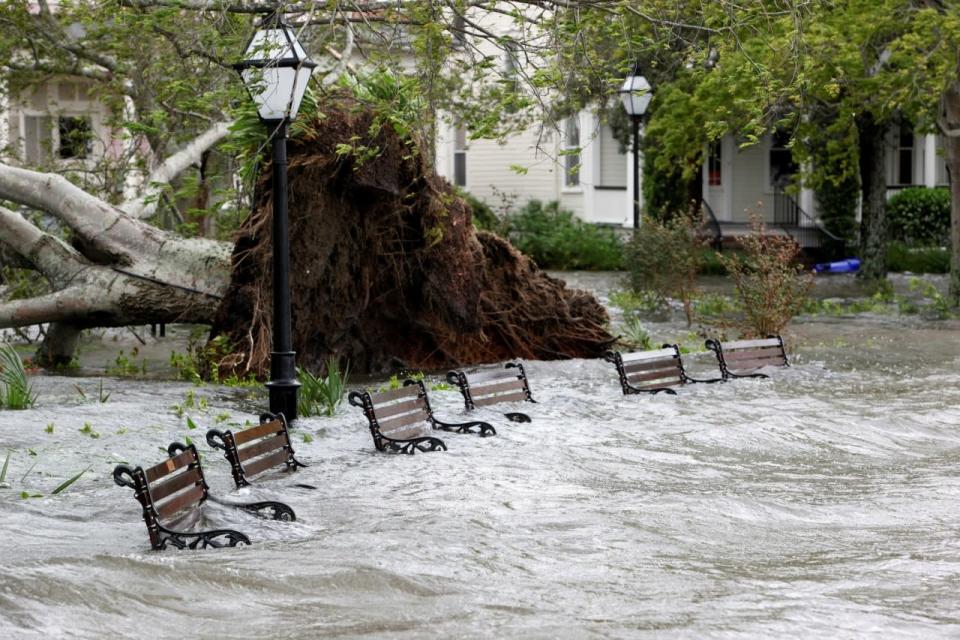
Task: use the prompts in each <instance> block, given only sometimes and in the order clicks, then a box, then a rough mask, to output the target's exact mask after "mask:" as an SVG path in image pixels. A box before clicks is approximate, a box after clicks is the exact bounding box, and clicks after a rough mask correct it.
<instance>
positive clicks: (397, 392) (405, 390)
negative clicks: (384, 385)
mask: <svg viewBox="0 0 960 640" xmlns="http://www.w3.org/2000/svg"><path fill="white" fill-rule="evenodd" d="M418 393H420V385H416V384H411V385H410V386H407V387H400V388H398V389H388V390H387V391H376V392H371V393H370V400H372V401H373V406H377V405H378V404H383V403H384V402H390V401H391V400H399V399H400V398H409V397H410V396H415V395H417V394H418Z"/></svg>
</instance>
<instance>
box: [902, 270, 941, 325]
mask: <svg viewBox="0 0 960 640" xmlns="http://www.w3.org/2000/svg"><path fill="white" fill-rule="evenodd" d="M910 290H911V291H919V292H920V293H921V294H922V295H923V297H924V298H926V299H927V300H929V301H930V302H929V303H928V304H925V305H923V307H922V308H921V312H922V313H923V314H924V315H926V316H929V317H932V318H936V319H937V320H945V319H947V318H949V317H950V302H949V301H948V300H947V299H946V298H944V297H943V295H941V293H940V291H939V290H938V289H937V287H936V286H935V285H934V284H932V283H930V282H926V281H924V280H921V279H920V278H911V279H910Z"/></svg>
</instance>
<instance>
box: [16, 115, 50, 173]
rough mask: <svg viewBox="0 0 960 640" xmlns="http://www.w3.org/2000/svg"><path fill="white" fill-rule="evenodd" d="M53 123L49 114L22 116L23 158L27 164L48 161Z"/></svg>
mask: <svg viewBox="0 0 960 640" xmlns="http://www.w3.org/2000/svg"><path fill="white" fill-rule="evenodd" d="M52 133H53V123H52V120H51V118H50V117H49V116H28V115H24V116H23V159H24V160H25V161H26V163H27V164H32V165H37V164H44V163H46V162H49V161H50V159H51V152H52V149H53V136H52Z"/></svg>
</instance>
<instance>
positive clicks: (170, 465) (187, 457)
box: [113, 442, 209, 547]
mask: <svg viewBox="0 0 960 640" xmlns="http://www.w3.org/2000/svg"><path fill="white" fill-rule="evenodd" d="M167 453H168V454H169V456H170V457H169V458H168V459H167V460H164V461H163V462H161V463H160V464H157V465H154V466H152V467H150V468H148V469H143V468H142V467H130V466H128V465H125V464H121V465H117V467H116V468H115V469H114V470H113V479H114V481H115V482H116V483H117V484H119V485H123V486H127V487H130V488H131V489H133V490H134V497H136V499H137V501H138V502H139V503H140V504H141V505H142V506H143V518H144V520H145V521H146V523H147V531H149V533H150V542H151V544H153V545H154V547H156V546H157V545H159V543H160V538H159V531H158V530H157V528H156V526H155V525H156V524H158V523H159V524H163V523H164V522H168V521H170V520H171V519H172V518H173V517H174V516H176V515H178V514H180V513H181V512H185V511H187V510H188V509H191V508H194V507H196V506H197V505H199V504H200V503H201V502H203V501H204V500H206V499H207V495H208V493H209V490H208V487H207V481H206V479H205V478H204V477H203V469H202V467H201V466H200V456H198V455H197V449H196V447H194V446H193V445H192V444H191V445H189V446H186V445H183V444H180V443H179V442H174V443H173V444H171V445H170V446H169V447H167Z"/></svg>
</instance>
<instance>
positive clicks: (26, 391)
mask: <svg viewBox="0 0 960 640" xmlns="http://www.w3.org/2000/svg"><path fill="white" fill-rule="evenodd" d="M36 401H37V394H36V393H34V391H33V385H31V384H30V383H29V382H28V381H27V372H26V370H25V369H24V368H23V360H21V359H20V356H19V354H17V352H16V350H15V349H14V348H13V347H12V346H11V345H9V344H7V343H2V344H0V406H3V408H5V409H29V408H30V407H32V406H33V405H34V404H35V403H36Z"/></svg>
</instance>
